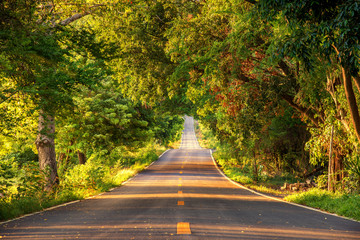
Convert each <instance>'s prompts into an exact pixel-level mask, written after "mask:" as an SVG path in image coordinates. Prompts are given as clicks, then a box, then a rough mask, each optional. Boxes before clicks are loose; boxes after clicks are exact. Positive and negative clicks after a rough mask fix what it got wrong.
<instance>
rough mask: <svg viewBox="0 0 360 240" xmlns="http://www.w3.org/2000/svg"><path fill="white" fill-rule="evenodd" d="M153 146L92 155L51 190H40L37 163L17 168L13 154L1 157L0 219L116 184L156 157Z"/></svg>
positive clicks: (90, 193) (41, 184)
mask: <svg viewBox="0 0 360 240" xmlns="http://www.w3.org/2000/svg"><path fill="white" fill-rule="evenodd" d="M155 148H159V146H157V145H147V146H146V147H144V148H141V149H138V150H137V151H134V152H129V151H126V152H122V153H121V155H117V160H112V161H106V160H105V159H103V156H93V157H91V158H90V159H89V160H88V161H87V163H86V164H84V165H76V166H73V167H71V168H70V169H69V170H68V171H66V173H65V174H62V175H60V178H61V179H60V186H59V187H58V188H57V189H56V190H55V191H54V192H53V193H51V194H47V193H46V192H43V190H42V187H43V186H44V175H43V174H42V173H41V172H40V171H39V167H38V165H37V163H35V162H31V161H27V162H26V163H24V164H23V165H22V167H21V168H19V166H18V164H17V161H16V159H15V158H14V157H12V158H7V159H2V160H1V162H0V163H1V165H0V176H1V177H0V193H1V194H3V195H2V196H1V198H0V219H1V220H5V219H9V218H13V217H17V216H21V215H23V214H26V213H30V212H34V211H39V210H42V209H44V208H47V207H50V206H53V205H56V204H60V203H64V202H68V201H73V200H77V199H84V198H87V197H89V196H91V195H94V194H98V193H100V192H103V191H108V190H109V189H111V188H113V187H116V186H119V185H121V183H122V182H124V181H126V180H127V179H128V178H130V177H131V176H134V175H135V174H136V173H137V172H139V171H141V170H143V169H144V168H145V167H146V166H147V165H149V164H150V163H151V162H152V161H154V160H156V159H157V158H158V155H157V153H156V151H155ZM163 150H164V149H161V151H163ZM114 155H115V154H114ZM114 155H113V157H115V156H114Z"/></svg>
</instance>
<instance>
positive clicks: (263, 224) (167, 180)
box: [0, 117, 360, 240]
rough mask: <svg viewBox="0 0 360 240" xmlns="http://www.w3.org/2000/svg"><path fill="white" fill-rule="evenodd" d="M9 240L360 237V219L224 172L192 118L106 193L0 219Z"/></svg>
mask: <svg viewBox="0 0 360 240" xmlns="http://www.w3.org/2000/svg"><path fill="white" fill-rule="evenodd" d="M0 236H1V237H2V238H3V239H156V240H158V239H206V240H207V239H360V223H359V222H355V221H351V220H347V219H344V218H340V217H336V216H333V215H329V214H324V213H321V212H318V211H313V210H309V209H305V208H302V207H299V206H294V205H291V204H288V203H284V202H281V201H275V200H273V199H270V198H266V197H264V196H260V195H257V194H255V193H252V192H250V191H248V190H246V189H243V188H241V187H239V186H236V185H235V184H233V183H232V182H230V181H229V180H227V179H226V178H224V177H223V176H222V175H221V174H220V172H219V171H218V170H217V168H216V167H215V166H214V163H213V160H212V158H211V154H210V151H209V150H206V149H201V148H200V147H199V144H198V142H197V140H196V137H195V134H194V129H193V119H192V118H190V117H186V121H185V129H184V133H183V137H182V143H181V147H180V149H175V150H169V151H167V152H166V153H165V154H164V155H163V156H162V157H161V158H160V159H159V160H158V161H156V162H155V163H154V164H153V165H151V166H150V167H149V168H148V169H147V170H145V171H143V172H142V173H140V174H139V175H137V176H136V177H134V178H133V179H132V180H130V181H129V182H127V183H126V184H125V185H123V186H121V187H119V188H116V189H114V190H113V191H111V192H108V193H105V194H103V195H100V196H98V197H95V198H92V199H87V200H83V201H80V202H76V203H72V204H70V205H67V206H63V207H59V208H56V209H52V210H48V211H44V212H41V213H37V214H35V215H32V216H27V217H24V218H21V219H18V220H15V221H11V222H8V223H4V224H2V225H0Z"/></svg>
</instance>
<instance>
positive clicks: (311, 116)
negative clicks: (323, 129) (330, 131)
mask: <svg viewBox="0 0 360 240" xmlns="http://www.w3.org/2000/svg"><path fill="white" fill-rule="evenodd" d="M281 97H282V98H283V99H284V100H285V101H286V102H287V103H288V104H289V105H290V106H291V107H293V108H295V109H296V110H298V111H299V112H300V113H302V114H304V115H305V116H306V117H307V118H309V119H310V121H311V122H312V123H313V124H314V125H315V126H316V127H319V119H318V118H316V117H315V115H314V113H312V112H311V111H310V109H307V108H304V107H302V106H300V105H298V104H296V103H294V101H293V98H292V97H291V96H290V95H288V94H282V95H281Z"/></svg>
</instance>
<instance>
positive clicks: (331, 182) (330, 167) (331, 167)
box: [328, 125, 334, 191]
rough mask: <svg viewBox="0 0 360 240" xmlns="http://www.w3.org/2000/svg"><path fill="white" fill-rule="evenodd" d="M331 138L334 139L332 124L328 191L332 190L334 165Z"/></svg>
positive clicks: (331, 141)
mask: <svg viewBox="0 0 360 240" xmlns="http://www.w3.org/2000/svg"><path fill="white" fill-rule="evenodd" d="M333 139H334V125H332V127H331V135H330V149H329V167H328V191H334V181H333V174H334V167H333V165H334V164H333Z"/></svg>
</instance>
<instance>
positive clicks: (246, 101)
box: [0, 0, 360, 202]
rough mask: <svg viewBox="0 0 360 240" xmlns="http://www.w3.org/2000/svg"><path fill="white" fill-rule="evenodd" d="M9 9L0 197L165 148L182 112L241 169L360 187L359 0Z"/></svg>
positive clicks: (248, 176) (272, 181) (168, 0)
mask: <svg viewBox="0 0 360 240" xmlns="http://www.w3.org/2000/svg"><path fill="white" fill-rule="evenodd" d="M0 17H1V21H0V159H1V162H0V164H1V166H0V171H1V172H0V195H1V196H2V197H1V200H0V201H2V202H9V201H12V199H15V198H17V196H20V195H16V194H17V191H20V192H21V186H20V185H21V184H23V183H24V184H23V186H24V188H30V189H31V188H33V187H34V188H38V189H39V190H35V189H34V191H39V192H42V193H41V194H42V195H44V196H48V195H52V194H53V193H56V192H57V191H58V190H57V189H58V188H61V187H64V186H65V185H64V184H68V185H66V187H69V186H71V185H72V184H73V183H71V181H70V180H67V176H69V174H70V172H71V173H72V174H73V175H71V176H70V177H69V178H73V177H75V175H76V173H77V172H76V171H85V172H86V171H87V168H90V169H91V171H90V172H92V171H94V175H96V176H97V174H100V175H101V174H102V173H101V171H104V174H105V173H106V174H107V172H109V171H110V172H111V171H112V170H109V169H108V167H110V168H112V167H114V166H113V165H112V164H117V162H118V161H120V162H121V161H123V160H121V159H123V156H127V153H126V152H137V151H141V150H140V149H142V148H144V147H146V146H148V144H149V143H152V144H159V145H162V146H166V145H168V144H169V142H171V141H172V139H173V137H174V136H177V134H178V130H179V126H181V124H180V123H181V121H182V120H181V119H180V117H179V116H183V115H184V114H187V115H191V116H194V117H195V118H196V119H199V120H200V121H201V123H202V124H203V125H204V127H205V128H204V129H209V131H210V132H211V134H213V136H214V137H215V138H216V139H217V140H218V141H219V142H220V143H221V145H219V146H216V153H215V155H216V157H217V161H218V162H219V164H221V165H222V166H223V168H224V171H227V172H228V174H234V178H237V179H238V180H239V181H243V182H247V183H248V184H254V185H256V183H259V182H263V183H264V184H263V185H266V186H267V188H268V189H273V190H269V191H273V193H274V194H275V193H276V191H279V189H278V188H280V190H281V184H280V183H282V182H283V181H286V182H289V184H288V185H283V186H282V187H283V188H284V190H285V189H286V191H299V190H301V191H302V190H305V189H307V188H310V187H311V186H314V185H316V186H317V187H318V188H321V189H325V188H326V189H328V190H329V191H331V192H335V193H337V194H353V195H354V196H356V194H359V191H360V112H359V109H360V58H359V56H360V44H359V42H360V29H359V22H360V5H359V3H358V0H348V1H333V2H331V4H330V1H328V2H326V3H324V2H323V1H314V0H302V1H297V0H288V1H285V2H283V1H281V2H280V1H277V0H258V1H254V0H226V1H225V0H224V1H222V0H207V1H179V0H156V1H145V0H136V1H126V0H110V1H106V2H104V3H101V4H98V3H97V2H96V1H80V0H69V1H61V0H53V1H50V2H49V1H42V0H3V1H1V2H0ZM137 158H138V157H135V158H134V159H137ZM139 159H142V157H139ZM88 161H89V163H88V165H86V163H87V162H88ZM92 161H95V162H96V164H95V162H93V165H95V166H96V165H97V164H98V162H101V164H102V166H105V167H104V169H101V170H99V169H97V168H96V167H95V166H93V165H91V162H92ZM139 161H140V160H139ZM130 162H131V163H133V162H132V161H130ZM135 162H137V161H135V160H134V164H135ZM140 162H141V161H140ZM76 165H84V166H87V167H83V166H76ZM130 165H131V164H130ZM36 166H37V167H36ZM93 167H95V169H93ZM73 169H75V170H73ZM80 169H81V170H80ZM239 169H240V170H239ZM37 172H39V174H37ZM232 172H238V173H236V174H235V173H232ZM106 174H105V175H106ZM235 175H236V176H235ZM28 176H31V177H29V180H21V179H26V178H28ZM34 176H35V177H34ZM40 176H41V177H40ZM89 176H91V174H89ZM89 179H91V177H89ZM95 179H98V177H95ZM30 180H31V181H34V182H35V183H36V184H32V182H31V181H30ZM89 181H90V180H89ZM75 182H76V181H75ZM106 182H111V181H110V180H109V181H105V182H104V183H101V184H97V183H96V181H95V183H96V184H93V185H94V186H96V188H102V185H106V184H105V183H106ZM19 183H21V184H19ZM74 184H75V183H74ZM76 184H77V183H76ZM76 184H75V185H76ZM291 184H292V185H291ZM254 187H255V186H254ZM13 194H15V195H14V196H13ZM69 195H71V194H69ZM75 195H76V194H75ZM85 195H86V194H85Z"/></svg>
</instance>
